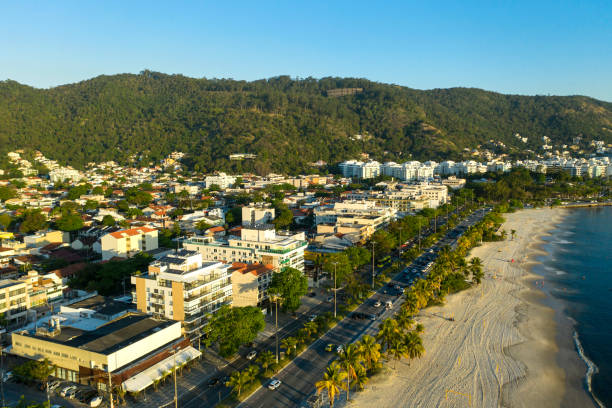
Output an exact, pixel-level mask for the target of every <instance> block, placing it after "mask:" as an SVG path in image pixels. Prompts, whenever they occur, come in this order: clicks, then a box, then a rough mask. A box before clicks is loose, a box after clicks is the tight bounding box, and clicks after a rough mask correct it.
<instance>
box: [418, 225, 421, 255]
mask: <svg viewBox="0 0 612 408" xmlns="http://www.w3.org/2000/svg"><path fill="white" fill-rule="evenodd" d="M418 220H419V251H421V218H418Z"/></svg>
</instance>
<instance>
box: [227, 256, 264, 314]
mask: <svg viewBox="0 0 612 408" xmlns="http://www.w3.org/2000/svg"><path fill="white" fill-rule="evenodd" d="M230 271H231V272H232V296H233V305H234V306H236V307H242V306H260V305H261V304H262V303H263V302H264V301H266V300H267V299H268V288H269V286H270V283H271V282H272V276H273V275H274V268H273V267H272V265H262V264H245V263H242V262H234V263H233V264H232V267H231V268H230Z"/></svg>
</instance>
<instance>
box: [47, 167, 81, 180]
mask: <svg viewBox="0 0 612 408" xmlns="http://www.w3.org/2000/svg"><path fill="white" fill-rule="evenodd" d="M81 177H82V176H81V173H80V172H79V171H78V170H75V169H70V168H67V167H58V168H56V169H53V170H51V171H50V172H49V180H51V182H52V183H57V182H59V181H64V180H69V181H72V182H77V181H79V180H80V179H81Z"/></svg>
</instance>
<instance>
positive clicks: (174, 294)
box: [131, 249, 232, 340]
mask: <svg viewBox="0 0 612 408" xmlns="http://www.w3.org/2000/svg"><path fill="white" fill-rule="evenodd" d="M229 269H230V265H226V264H223V263H221V262H217V261H213V262H204V261H203V260H202V254H200V253H199V252H197V251H191V250H187V249H181V250H179V251H177V252H175V253H172V254H168V255H166V256H164V257H163V258H161V259H159V260H158V261H155V262H153V263H152V264H151V265H149V270H148V273H147V274H146V275H140V276H132V278H131V280H132V284H133V285H134V286H135V290H134V292H133V302H134V303H136V307H137V309H138V310H139V311H141V312H144V313H149V314H152V315H153V316H154V317H165V318H168V319H173V320H177V321H180V322H181V323H182V327H183V332H184V334H185V335H187V336H188V337H189V338H191V339H192V340H193V339H197V338H199V337H200V335H201V333H202V328H203V326H204V325H205V323H206V318H205V317H206V315H207V314H210V313H214V312H215V311H217V310H218V309H219V308H220V307H221V306H223V305H226V304H231V302H232V282H231V272H230V270H229Z"/></svg>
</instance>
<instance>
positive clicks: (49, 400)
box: [2, 376, 51, 407]
mask: <svg viewBox="0 0 612 408" xmlns="http://www.w3.org/2000/svg"><path fill="white" fill-rule="evenodd" d="M2 381H3V382H4V378H3V379H2ZM47 406H49V407H50V406H51V397H50V396H49V376H47Z"/></svg>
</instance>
